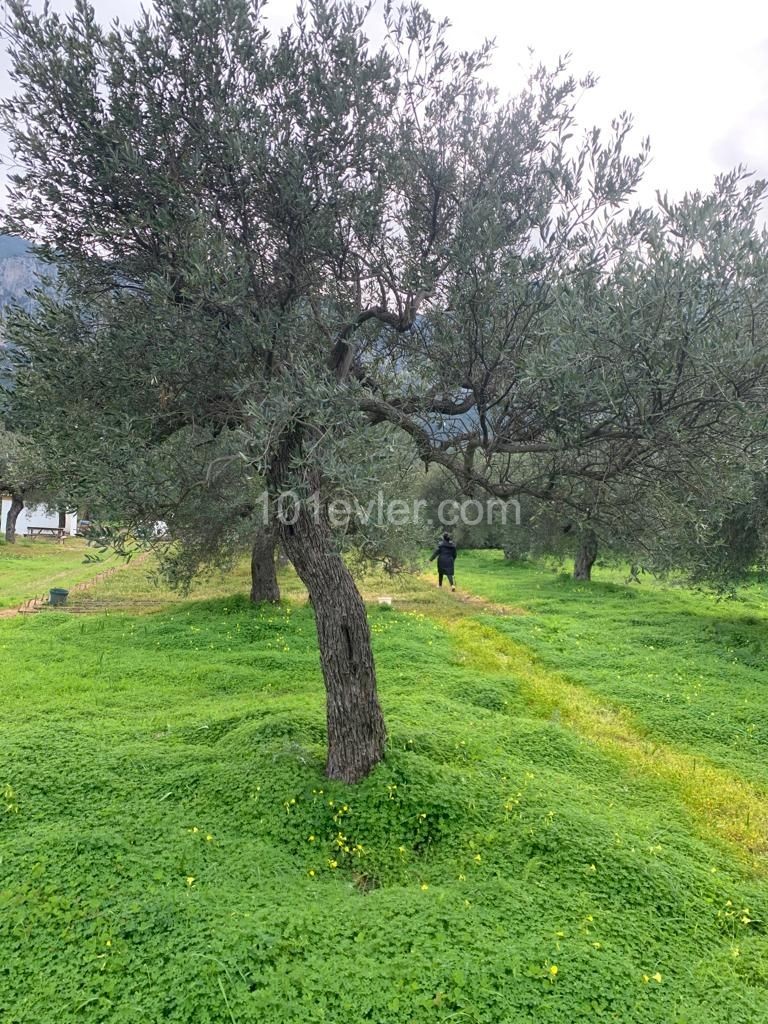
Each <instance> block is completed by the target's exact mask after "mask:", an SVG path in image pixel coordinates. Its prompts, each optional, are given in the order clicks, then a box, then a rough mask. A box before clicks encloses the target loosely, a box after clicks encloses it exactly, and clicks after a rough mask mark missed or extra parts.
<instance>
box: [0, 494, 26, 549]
mask: <svg viewBox="0 0 768 1024" xmlns="http://www.w3.org/2000/svg"><path fill="white" fill-rule="evenodd" d="M23 508H24V499H23V498H22V496H21V495H20V494H12V495H11V507H10V508H9V509H8V518H7V519H6V520H5V542H6V544H15V543H16V520H17V519H18V518H19V516H20V515H21V510H22V509H23Z"/></svg>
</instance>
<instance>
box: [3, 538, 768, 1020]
mask: <svg viewBox="0 0 768 1024" xmlns="http://www.w3.org/2000/svg"><path fill="white" fill-rule="evenodd" d="M493 558H495V559H496V560H497V562H498V564H499V566H500V568H496V562H494V560H493ZM493 558H492V557H491V556H490V554H486V553H481V554H479V555H471V556H469V555H464V554H462V575H461V578H460V582H461V584H462V586H468V584H469V581H470V575H472V578H473V583H474V582H478V586H477V590H478V591H479V590H480V585H479V578H480V577H481V576H483V575H484V574H485V575H486V576H487V577H488V580H490V581H492V583H491V582H489V583H488V591H487V592H488V596H489V597H491V598H492V599H493V600H495V601H498V602H500V603H509V604H515V605H523V606H526V607H528V606H530V609H531V614H529V615H521V616H511V615H510V616H498V615H490V614H488V611H487V609H483V608H482V607H481V606H479V605H478V606H473V605H471V604H464V603H460V602H457V601H455V600H453V599H452V598H451V596H450V595H446V594H436V593H435V592H434V590H432V589H428V588H426V587H425V586H424V585H423V584H420V583H414V582H412V581H411V582H408V581H406V582H405V583H402V584H400V585H399V586H397V585H395V584H392V585H387V586H388V589H389V590H390V591H393V592H394V595H395V605H396V609H397V608H400V609H403V610H394V611H392V610H389V609H385V608H380V607H378V606H377V605H376V603H375V601H373V603H372V604H371V607H370V619H371V625H372V629H373V636H374V643H375V647H376V654H377V658H378V664H379V673H380V689H381V700H382V704H383V707H384V710H385V714H386V716H387V721H388V724H389V729H390V742H389V751H388V756H387V760H386V763H385V764H383V765H382V766H380V767H379V768H378V769H377V770H376V771H375V772H374V773H373V774H372V775H371V776H370V777H369V779H367V780H366V781H365V782H364V783H362V784H360V785H359V786H356V787H351V788H350V787H344V786H341V785H339V784H330V783H328V781H327V780H325V779H324V778H323V774H322V764H323V747H324V709H323V695H322V684H321V680H320V674H319V668H318V663H317V653H316V649H315V642H314V628H313V622H312V613H311V609H309V608H307V607H306V606H305V605H303V604H301V603H300V602H298V601H294V602H292V603H287V604H285V605H283V606H281V607H280V608H264V607H262V608H259V609H254V608H252V607H250V606H249V604H248V602H247V601H246V600H245V599H244V598H243V597H238V596H227V597H221V596H216V597H214V598H211V597H210V593H214V594H217V595H218V594H219V593H220V591H219V589H218V588H219V587H221V586H223V585H224V584H223V583H222V582H221V580H218V581H214V582H213V583H212V584H211V591H210V593H209V591H207V590H203V591H201V594H200V596H199V597H198V599H197V600H193V601H189V602H177V603H172V602H171V598H170V597H169V598H168V603H163V600H161V599H160V597H162V595H160V597H158V596H157V594H155V596H152V592H150V591H149V590H147V588H146V586H145V584H144V583H143V582H142V576H141V574H140V572H138V571H135V570H133V569H129V570H127V571H126V572H124V573H119V574H117V575H116V576H115V577H112V578H111V579H110V580H107V581H104V583H99V584H98V585H97V586H96V587H94V590H93V591H88V592H87V593H88V594H93V595H94V599H95V600H100V601H101V604H95V605H94V607H98V608H100V609H101V610H100V611H99V612H97V613H94V614H80V615H75V614H69V613H67V612H57V611H48V612H45V613H42V614H40V615H37V616H32V617H22V618H15V619H8V620H3V621H2V622H0V659H1V662H0V663H2V665H3V666H4V670H3V672H2V684H1V687H0V698H1V701H2V702H1V704H0V706H1V707H2V715H1V716H0V798H2V799H0V1019H2V1020H3V1021H4V1022H5V1021H8V1022H13V1024H22V1022H23V1024H33V1022H34V1024H48V1022H54V1021H56V1022H57V1024H60V1022H67V1024H68V1022H70V1021H78V1020H83V1021H88V1022H101V1021H104V1022H110V1024H111V1022H115V1024H123V1022H125V1024H127V1022H131V1024H133V1022H155V1021H157V1022H160V1021H176V1022H184V1024H193V1022H194V1024H206V1022H216V1024H218V1022H228V1024H232V1022H235V1024H246V1022H248V1024H251V1022H253V1024H257V1022H258V1024H261V1022H270V1024H271V1022H275V1024H283V1022H285V1024H299V1022H302V1024H304V1022H309V1024H313V1022H333V1024H342V1022H344V1024H346V1022H357V1021H375V1022H377V1024H402V1022H416V1024H422V1022H425V1024H426V1022H430V1021H462V1022H482V1024H485V1022H487V1024H518V1022H526V1021H537V1022H538V1021H544V1022H561V1024H577V1022H582V1021H584V1022H586V1021H595V1020H598V1021H599V1020H605V1021H617V1022H622V1024H624V1022H630V1024H632V1022H638V1024H640V1022H642V1024H649V1022H651V1024H653V1022H659V1024H662V1022H663V1024H675V1022H676V1024H684V1022H686V1024H717V1022H727V1024H741V1022H743V1024H755V1022H758V1024H759V1022H761V1021H768V937H766V932H765V925H766V922H767V921H768V882H766V878H765V874H764V872H763V871H762V870H761V869H760V868H759V867H757V868H756V867H755V866H754V862H753V861H752V860H751V859H750V857H748V856H744V855H743V851H741V850H740V849H739V848H738V844H737V843H736V842H726V841H724V840H723V839H722V838H720V836H719V834H718V832H717V829H716V828H715V827H714V823H712V827H709V823H708V821H707V820H706V816H705V815H704V816H703V814H702V812H701V809H700V808H698V807H696V806H692V804H691V800H690V793H689V792H688V791H687V790H685V788H684V787H682V786H681V785H678V783H677V780H676V779H675V777H674V775H670V776H669V777H662V776H660V775H658V774H655V773H654V772H652V771H649V770H646V769H645V767H644V765H645V762H644V761H642V760H633V759H632V758H631V757H629V756H626V755H625V754H624V752H623V750H622V747H621V745H620V744H618V743H617V744H614V745H613V746H611V745H605V744H603V745H601V742H599V737H598V739H595V737H594V736H593V735H591V734H590V733H589V729H588V725H589V722H590V719H589V716H590V714H592V713H593V710H594V709H593V708H592V706H591V705H590V704H589V701H590V700H593V699H594V697H593V696H592V695H593V693H596V692H597V691H593V690H592V689H591V684H590V682H589V680H588V679H584V680H582V679H581V678H579V680H578V683H579V686H578V688H574V689H573V691H572V693H577V694H583V695H584V696H583V702H584V704H583V711H584V716H585V717H583V718H582V719H579V720H578V721H576V722H575V724H574V725H572V724H571V723H570V722H569V720H568V719H567V717H566V716H565V715H563V714H560V713H559V712H557V711H556V710H555V711H553V710H551V709H550V708H549V706H548V705H547V702H546V699H544V698H541V692H542V691H546V690H547V688H548V687H550V688H551V691H552V693H553V694H557V693H559V692H560V691H559V690H558V686H560V685H561V684H559V683H558V680H557V678H556V677H555V675H548V671H549V670H548V668H547V667H546V665H547V664H548V662H549V659H550V657H551V659H552V663H553V665H554V666H555V667H556V668H557V669H558V670H567V672H568V676H569V678H571V679H573V678H574V676H573V673H574V672H576V671H579V672H580V671H581V667H583V666H580V664H579V663H575V664H574V663H571V662H567V661H566V659H565V655H564V656H563V659H562V660H561V659H560V657H559V655H558V656H557V657H556V656H555V654H554V653H550V652H549V651H548V650H545V649H544V647H543V646H542V647H541V651H542V653H541V656H540V657H541V665H542V666H543V667H542V668H540V669H539V668H536V666H535V665H534V663H533V662H528V661H525V658H526V657H527V656H526V655H525V653H523V654H520V655H519V656H518V654H517V653H516V652H517V647H516V646H515V645H519V644H529V645H530V646H531V648H533V647H534V646H535V645H536V644H539V642H540V639H541V633H542V632H543V626H542V623H544V622H546V621H549V619H551V618H552V617H554V616H559V619H560V620H561V628H562V629H567V630H571V629H573V630H575V629H576V628H577V625H576V624H577V623H579V622H580V623H581V625H582V628H583V630H584V631H585V632H588V633H589V637H591V638H592V642H593V644H595V649H594V651H593V655H592V656H593V660H594V665H595V666H596V669H598V668H599V667H600V665H601V658H602V657H603V656H605V657H608V656H610V651H611V648H610V643H614V642H616V641H617V637H616V636H615V633H616V629H617V627H616V620H615V616H616V614H617V612H616V609H615V608H614V604H615V603H617V602H618V601H619V596H618V592H619V588H618V587H617V588H616V590H615V591H612V590H610V588H609V589H608V590H606V591H605V597H606V599H607V600H606V601H605V602H604V607H605V616H606V618H605V629H604V631H603V632H602V635H603V641H598V640H597V637H598V636H599V635H600V633H601V631H600V630H599V628H598V622H597V619H598V617H599V615H600V611H599V609H600V607H601V606H602V605H601V604H600V603H599V602H597V601H595V602H594V603H593V604H588V602H589V601H591V600H592V598H591V597H587V598H585V597H584V595H583V592H582V591H580V590H579V589H578V588H574V587H570V586H568V585H566V584H564V583H562V582H561V581H560V580H559V579H558V578H556V577H553V576H552V575H551V574H549V573H548V572H547V571H545V570H521V569H512V568H510V567H509V566H508V565H505V564H504V562H503V560H501V559H500V558H499V556H498V555H496V556H493ZM475 575H477V577H478V579H477V580H475V579H474V576H475ZM239 579H240V578H239V577H237V576H236V574H233V575H232V576H231V577H230V581H231V582H232V583H234V582H236V581H239ZM286 582H287V584H288V589H289V590H290V591H291V592H294V593H295V592H296V590H297V588H296V587H295V584H294V583H293V582H292V581H290V580H286ZM510 584H511V585H510ZM599 587H600V585H599V584H598V588H599ZM107 588H109V590H107ZM233 589H234V588H233ZM649 589H650V588H649ZM377 590H378V591H379V592H382V588H381V585H380V584H378V583H377V581H375V580H374V581H369V583H368V585H367V592H368V594H369V596H370V597H371V598H375V596H376V592H377ZM491 591H493V592H491ZM645 593H646V592H645V591H644V592H643V594H644V595H645ZM99 594H101V598H99ZM537 594H538V599H540V600H541V601H543V602H545V603H546V602H547V601H548V602H550V605H551V607H550V610H549V611H547V612H546V614H545V611H544V609H543V608H542V606H536V600H537ZM142 595H144V596H143V597H142ZM678 598H679V599H680V600H681V601H683V602H685V601H690V602H692V603H693V605H695V606H697V607H698V602H699V601H700V600H701V599H700V598H699V597H697V596H695V595H675V596H674V599H675V600H677V599H678ZM142 600H143V601H145V602H146V604H145V605H142V603H141V602H142ZM624 600H625V604H626V605H627V606H631V607H632V608H633V609H634V608H635V607H636V606H637V602H638V601H639V600H640V598H638V597H633V598H629V599H624ZM643 600H644V601H645V602H646V604H643V605H642V608H643V612H642V613H638V614H637V615H636V617H637V618H640V617H641V615H642V616H644V617H646V618H650V619H651V620H652V621H654V619H653V617H654V615H655V614H656V612H655V611H654V609H655V608H656V604H657V602H658V603H659V606H660V607H661V609H662V611H660V612H659V613H658V614H660V615H661V614H662V613H663V609H664V607H667V606H666V604H665V602H668V601H672V597H670V596H668V595H666V594H665V593H663V592H662V591H657V590H653V591H652V592H651V594H650V595H649V596H648V597H644V598H643ZM110 601H112V602H113V604H112V607H113V608H114V607H117V608H120V607H125V606H126V602H129V603H130V602H131V601H133V602H135V604H136V608H137V609H139V608H140V609H142V610H143V611H144V612H145V613H144V614H137V613H136V612H135V611H134V613H132V614H129V613H126V612H117V613H116V612H115V611H109V610H107V608H108V606H109V602H110ZM153 601H157V604H156V605H154V606H153V605H152V602H153ZM151 607H157V608H158V609H159V610H155V611H149V609H150V608H151ZM669 607H672V605H670V606H669ZM669 607H668V608H667V612H669ZM675 607H676V606H675ZM718 607H719V608H720V611H718V615H720V614H721V612H722V606H718ZM585 609H586V610H588V611H589V612H590V615H587V614H586V611H585ZM80 610H84V609H82V608H81V609H80ZM758 612H759V610H758V609H756V608H755V609H753V610H752V611H750V612H749V614H755V615H757V614H758ZM590 616H591V617H590ZM571 620H572V621H571ZM707 621H709V620H707ZM537 627H538V628H539V631H538V632H537ZM646 629H647V630H652V629H653V626H650V627H646ZM627 635H628V636H630V637H631V636H633V635H635V634H633V633H632V632H631V631H628V632H627ZM648 635H649V634H648V632H646V633H643V632H640V633H638V634H636V635H635V638H636V640H637V643H636V644H635V647H634V648H633V651H632V652H631V653H633V656H634V658H635V659H636V660H642V658H643V657H644V656H645V651H646V649H647V646H648V645H647V643H646V640H647V638H648ZM702 636H703V642H705V643H706V642H708V641H707V634H706V633H703V634H702ZM569 637H570V633H568V632H566V635H565V639H566V640H567V639H569ZM586 639H587V638H586V637H585V638H584V642H586ZM622 639H623V638H622ZM603 642H605V643H606V645H607V646H606V648H605V652H604V651H603V648H602V647H601V646H600V645H601V643H603ZM627 642H628V641H627ZM564 646H565V648H568V647H569V646H570V644H569V643H565V644H564ZM691 646H692V647H693V646H695V645H694V644H693V641H691ZM526 650H527V648H526ZM667 650H668V651H669V650H672V651H674V647H672V646H671V645H670V646H668V648H667ZM583 657H586V655H583ZM545 663H546V664H545ZM532 665H533V667H531V666H532ZM745 670H746V667H745ZM754 672H755V675H754V680H755V682H754V685H756V686H757V685H759V679H761V678H762V677H761V676H760V675H759V669H757V668H756V669H754ZM535 673H538V675H535ZM745 680H746V676H745ZM562 685H565V684H562ZM595 685H596V686H598V685H599V686H603V685H604V684H602V683H596V684H595ZM638 685H639V684H638ZM654 685H655V687H656V689H654ZM744 685H745V686H746V682H744ZM647 686H648V691H647V692H648V693H649V694H650V695H651V698H649V699H652V697H653V695H655V699H656V700H657V701H662V702H663V695H664V694H665V693H666V692H667V690H668V683H667V682H666V680H664V679H662V678H661V676H657V677H656V679H655V683H654V682H653V680H648V683H647ZM537 688H538V689H537ZM629 689H630V695H631V694H632V693H634V692H635V691H634V689H633V687H631V686H630V688H629ZM598 696H599V697H600V699H602V691H601V692H600V693H598ZM553 699H554V698H553ZM581 699H582V698H580V700H581ZM616 699H617V700H621V697H620V696H619V697H618V698H616ZM641 703H642V702H641V701H639V700H637V699H635V700H634V703H632V704H631V717H632V720H633V721H634V720H635V719H637V720H638V721H640V720H641V711H642V708H640V707H636V706H635V704H641ZM628 706H630V705H629V702H628ZM681 707H682V708H683V710H686V709H687V710H689V711H690V712H691V715H692V716H693V717H694V718H695V716H696V709H697V707H698V705H697V704H696V703H695V702H693V701H692V702H685V703H683V704H681ZM739 708H740V705H739V704H738V702H736V703H730V702H728V701H723V702H722V704H721V715H722V717H723V718H725V719H728V718H731V717H732V716H735V718H733V719H732V720H731V722H730V728H731V729H732V730H736V729H737V727H738V721H739V718H738V714H737V712H738V710H739ZM684 717H685V716H683V718H684ZM664 722H667V725H664ZM669 722H671V719H670V720H667V719H663V720H660V723H661V724H658V723H653V722H649V726H648V727H649V728H650V727H651V725H654V727H658V728H659V730H662V727H663V728H664V729H667V733H665V736H668V741H667V740H666V739H665V742H669V743H672V741H673V740H674V741H676V740H677V734H675V733H674V732H672V731H669V730H670V729H671V726H669ZM642 723H643V724H645V719H642ZM724 728H725V726H724ZM627 735H629V734H627ZM679 738H680V743H681V745H684V746H685V747H686V748H688V747H690V748H691V749H697V750H698V749H699V745H701V749H702V750H704V749H705V748H706V751H707V753H712V752H713V751H714V753H717V751H718V750H720V747H719V746H718V744H717V743H715V745H714V746H713V747H711V749H710V746H709V745H708V744H710V743H711V742H712V741H711V740H710V738H709V735H708V734H707V733H705V732H702V731H700V730H698V729H697V728H696V727H694V726H691V727H690V728H687V727H686V729H685V730H683V731H682V732H681V734H680V737H679ZM718 742H719V741H718ZM702 756H703V755H702ZM723 758H725V753H724V752H723ZM750 763H751V762H750V761H749V760H748V759H746V755H745V754H744V755H743V756H739V757H738V758H737V760H736V761H735V762H734V763H733V764H730V765H727V767H730V768H731V769H732V770H733V775H734V778H735V779H736V785H737V786H738V785H739V784H740V783H739V780H740V779H741V777H742V776H741V773H742V772H743V773H744V778H745V779H747V778H748V777H751V776H748V774H747V768H748V766H749V764H750Z"/></svg>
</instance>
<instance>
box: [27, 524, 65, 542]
mask: <svg viewBox="0 0 768 1024" xmlns="http://www.w3.org/2000/svg"><path fill="white" fill-rule="evenodd" d="M66 536H67V531H66V530H64V529H62V527H61V526H28V527H27V537H29V538H30V540H34V539H35V537H53V538H54V539H55V540H58V541H61V542H62V543H63V541H64V538H65V537H66Z"/></svg>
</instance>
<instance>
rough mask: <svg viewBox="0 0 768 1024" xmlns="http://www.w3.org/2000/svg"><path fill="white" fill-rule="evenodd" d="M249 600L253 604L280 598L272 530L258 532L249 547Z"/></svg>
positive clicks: (274, 600) (275, 600)
mask: <svg viewBox="0 0 768 1024" xmlns="http://www.w3.org/2000/svg"><path fill="white" fill-rule="evenodd" d="M251 600H252V601H253V602H254V604H259V603H260V602H261V601H271V602H273V603H275V602H277V601H279V600H280V587H279V586H278V582H277V572H276V570H275V535H274V533H273V532H272V530H264V532H263V533H258V534H257V535H256V537H255V539H254V542H253V547H252V548H251Z"/></svg>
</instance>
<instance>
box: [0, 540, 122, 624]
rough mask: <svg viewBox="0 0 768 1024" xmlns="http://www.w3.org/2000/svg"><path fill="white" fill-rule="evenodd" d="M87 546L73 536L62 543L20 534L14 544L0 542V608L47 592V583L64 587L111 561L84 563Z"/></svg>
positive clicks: (109, 566)
mask: <svg viewBox="0 0 768 1024" xmlns="http://www.w3.org/2000/svg"><path fill="white" fill-rule="evenodd" d="M87 550H88V549H87V545H86V543H85V541H84V540H81V539H80V538H77V537H73V538H70V539H69V540H67V541H65V542H64V543H63V544H56V543H54V542H53V541H51V540H47V539H43V540H34V541H32V540H24V539H22V538H19V539H18V540H17V541H16V543H15V544H4V543H3V544H0V608H14V607H15V606H16V605H20V604H21V603H22V602H23V601H28V600H29V599H30V598H33V597H40V596H43V595H47V593H48V590H49V589H50V588H51V587H64V588H66V589H68V588H69V587H71V586H72V585H73V584H75V583H81V582H82V581H84V580H87V579H90V578H91V577H93V576H95V575H96V574H97V573H99V572H103V571H104V570H105V569H107V568H111V567H112V566H113V565H115V561H114V559H105V560H104V561H103V562H95V563H88V564H86V563H84V561H83V559H84V557H85V554H86V552H87Z"/></svg>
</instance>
